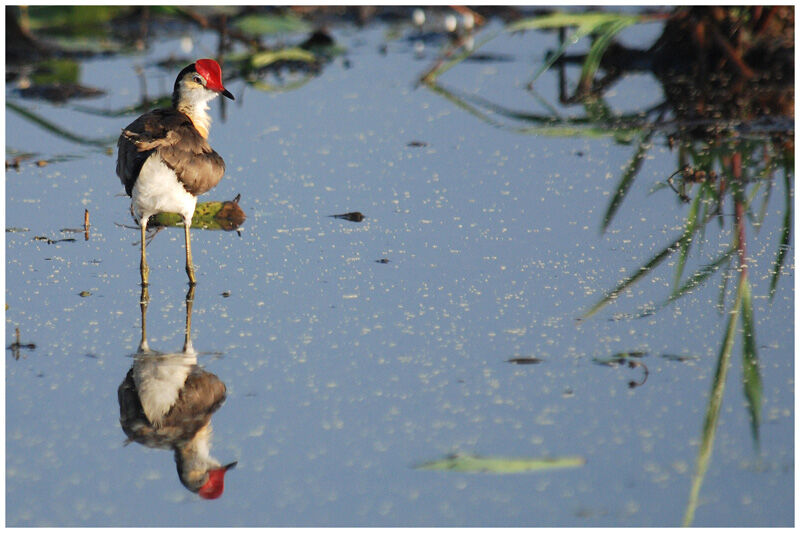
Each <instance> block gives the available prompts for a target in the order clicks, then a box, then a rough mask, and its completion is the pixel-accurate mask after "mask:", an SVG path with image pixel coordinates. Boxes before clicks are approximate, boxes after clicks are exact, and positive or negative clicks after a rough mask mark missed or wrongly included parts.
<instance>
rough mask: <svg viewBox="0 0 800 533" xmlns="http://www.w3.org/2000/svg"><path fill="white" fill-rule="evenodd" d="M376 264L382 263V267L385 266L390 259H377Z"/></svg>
mask: <svg viewBox="0 0 800 533" xmlns="http://www.w3.org/2000/svg"><path fill="white" fill-rule="evenodd" d="M375 262H376V263H381V264H382V265H385V264H386V263H388V262H389V260H388V259H386V258H385V257H383V258H381V259H376V260H375Z"/></svg>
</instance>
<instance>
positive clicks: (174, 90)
mask: <svg viewBox="0 0 800 533" xmlns="http://www.w3.org/2000/svg"><path fill="white" fill-rule="evenodd" d="M189 72H197V69H196V68H195V67H194V63H192V64H191V65H187V66H186V67H184V68H183V70H181V71H180V72H179V73H178V77H177V78H175V85H174V86H173V87H172V107H174V108H175V109H178V93H179V91H178V85H179V84H180V82H181V80H182V79H183V77H184V76H186V74H188V73H189Z"/></svg>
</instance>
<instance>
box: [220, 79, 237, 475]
mask: <svg viewBox="0 0 800 533" xmlns="http://www.w3.org/2000/svg"><path fill="white" fill-rule="evenodd" d="M225 92H228V91H225ZM228 94H230V93H228ZM230 99H231V100H233V96H231V97H230ZM238 463H239V461H234V462H232V463H228V464H226V465H225V466H223V467H222V468H224V469H225V471H226V472H227V471H228V470H230V469H231V468H235V467H236V465H237V464H238Z"/></svg>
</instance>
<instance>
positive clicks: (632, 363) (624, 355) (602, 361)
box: [592, 351, 650, 389]
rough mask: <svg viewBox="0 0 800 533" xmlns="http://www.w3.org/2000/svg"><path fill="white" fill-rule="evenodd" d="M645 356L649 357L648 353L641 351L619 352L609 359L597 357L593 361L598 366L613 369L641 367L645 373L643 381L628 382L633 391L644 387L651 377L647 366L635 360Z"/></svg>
mask: <svg viewBox="0 0 800 533" xmlns="http://www.w3.org/2000/svg"><path fill="white" fill-rule="evenodd" d="M645 355H647V352H640V351H632V352H619V353H616V354H614V355H612V356H611V357H607V358H600V357H595V358H593V359H592V361H593V362H594V363H596V364H598V365H604V366H611V367H617V366H627V367H628V368H637V367H641V369H642V370H643V371H644V375H643V377H642V380H641V381H634V380H631V381H629V382H628V387H630V388H631V389H633V388H636V387H641V386H642V385H644V384H645V383H646V382H647V377H648V376H649V375H650V371H649V370H647V366H646V365H645V364H644V363H642V362H641V361H637V360H635V359H640V358H642V357H644V356H645Z"/></svg>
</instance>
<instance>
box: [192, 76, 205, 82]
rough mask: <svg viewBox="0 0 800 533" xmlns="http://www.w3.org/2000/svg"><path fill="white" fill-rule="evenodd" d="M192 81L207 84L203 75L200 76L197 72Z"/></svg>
mask: <svg viewBox="0 0 800 533" xmlns="http://www.w3.org/2000/svg"><path fill="white" fill-rule="evenodd" d="M192 81H194V82H195V83H198V84H200V85H205V84H204V83H203V78H202V77H201V76H198V75H197V74H195V76H194V78H192Z"/></svg>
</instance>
